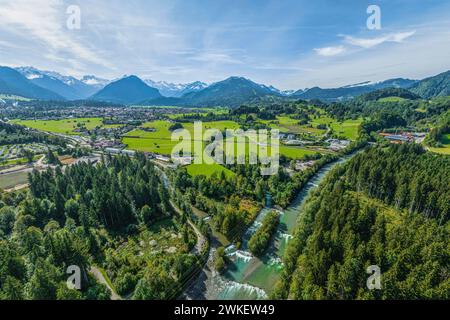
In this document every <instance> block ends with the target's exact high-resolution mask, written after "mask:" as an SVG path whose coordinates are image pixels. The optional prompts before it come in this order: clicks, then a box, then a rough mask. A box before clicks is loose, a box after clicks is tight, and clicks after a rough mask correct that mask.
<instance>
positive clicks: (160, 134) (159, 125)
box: [122, 120, 316, 159]
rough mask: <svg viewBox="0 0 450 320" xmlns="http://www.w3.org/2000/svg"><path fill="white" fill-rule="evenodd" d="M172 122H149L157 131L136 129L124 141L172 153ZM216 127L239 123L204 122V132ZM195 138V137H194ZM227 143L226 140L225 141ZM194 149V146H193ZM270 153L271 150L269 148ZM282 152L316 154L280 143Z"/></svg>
mask: <svg viewBox="0 0 450 320" xmlns="http://www.w3.org/2000/svg"><path fill="white" fill-rule="evenodd" d="M170 125H171V124H170V123H169V122H167V121H164V120H160V121H152V122H148V123H146V124H145V125H144V127H148V128H154V129H155V130H156V131H155V132H146V131H143V130H134V131H132V132H130V133H128V134H127V137H124V138H123V140H122V142H123V143H124V144H126V145H128V148H129V149H132V150H137V151H144V152H153V153H158V154H163V155H170V154H171V152H172V149H173V148H174V147H175V146H176V145H177V144H178V142H177V141H171V135H172V133H171V132H170V131H169V127H170ZM183 126H184V128H185V129H187V130H189V131H190V132H191V134H192V133H193V131H194V124H193V123H184V124H183ZM211 128H215V129H218V130H221V131H222V130H224V129H237V128H238V124H237V123H236V122H233V121H216V122H204V123H203V133H205V131H206V130H207V129H211ZM192 138H193V137H192ZM224 143H225V142H224ZM237 146H238V144H237V143H235V154H237ZM245 148H246V154H248V150H249V143H248V142H246V146H245ZM258 148H259V149H263V148H264V147H258ZM191 150H192V151H193V150H194V149H193V146H192V149H191ZM268 152H269V155H270V152H271V150H270V149H269V150H268ZM224 153H225V154H228V153H227V150H226V143H225V146H224ZM280 153H281V154H283V155H285V156H287V157H289V158H292V159H302V158H303V157H304V156H305V155H307V154H315V153H316V152H315V151H313V150H308V149H304V148H298V147H288V146H282V145H280Z"/></svg>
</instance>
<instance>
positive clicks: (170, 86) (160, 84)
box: [144, 79, 208, 98]
mask: <svg viewBox="0 0 450 320" xmlns="http://www.w3.org/2000/svg"><path fill="white" fill-rule="evenodd" d="M144 82H145V83H146V84H147V85H149V86H150V87H153V88H155V89H158V90H159V92H160V93H161V95H163V96H164V97H168V98H172V97H175V98H180V97H182V96H183V95H185V94H187V93H191V92H195V91H200V90H203V89H205V88H206V87H207V86H208V84H207V83H205V82H201V81H195V82H191V83H170V82H166V81H153V80H149V79H147V80H144Z"/></svg>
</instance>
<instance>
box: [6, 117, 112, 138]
mask: <svg viewBox="0 0 450 320" xmlns="http://www.w3.org/2000/svg"><path fill="white" fill-rule="evenodd" d="M102 120H103V119H102V118H74V119H64V120H14V121H12V122H13V123H16V124H20V125H22V126H25V127H28V128H33V129H36V130H41V131H46V132H52V133H60V134H66V135H78V133H77V132H74V130H75V129H77V125H78V124H81V125H84V126H86V128H87V129H89V130H91V129H94V128H96V127H103V128H117V127H120V126H121V125H104V124H103V122H102Z"/></svg>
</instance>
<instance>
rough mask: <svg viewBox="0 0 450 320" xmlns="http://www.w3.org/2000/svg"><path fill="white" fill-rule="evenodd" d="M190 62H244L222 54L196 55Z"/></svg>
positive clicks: (207, 53) (204, 53)
mask: <svg viewBox="0 0 450 320" xmlns="http://www.w3.org/2000/svg"><path fill="white" fill-rule="evenodd" d="M190 60H193V61H201V62H207V63H231V64H241V63H242V61H240V60H238V59H235V58H233V57H231V56H230V55H228V54H226V53H222V52H203V53H200V54H195V55H194V56H192V57H191V58H190Z"/></svg>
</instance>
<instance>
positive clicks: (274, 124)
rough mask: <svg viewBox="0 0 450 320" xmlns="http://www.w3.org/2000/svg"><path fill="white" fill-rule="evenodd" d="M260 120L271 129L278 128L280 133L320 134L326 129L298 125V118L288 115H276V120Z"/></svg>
mask: <svg viewBox="0 0 450 320" xmlns="http://www.w3.org/2000/svg"><path fill="white" fill-rule="evenodd" d="M260 122H261V123H264V124H267V125H268V126H269V127H271V128H272V129H278V130H280V132H282V133H294V134H300V133H309V134H312V135H322V134H325V132H326V130H322V129H317V128H316V127H315V126H308V125H299V124H298V122H299V120H297V119H292V118H290V117H288V116H278V117H277V120H261V121H260Z"/></svg>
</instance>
